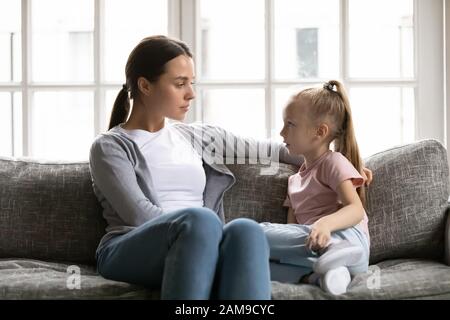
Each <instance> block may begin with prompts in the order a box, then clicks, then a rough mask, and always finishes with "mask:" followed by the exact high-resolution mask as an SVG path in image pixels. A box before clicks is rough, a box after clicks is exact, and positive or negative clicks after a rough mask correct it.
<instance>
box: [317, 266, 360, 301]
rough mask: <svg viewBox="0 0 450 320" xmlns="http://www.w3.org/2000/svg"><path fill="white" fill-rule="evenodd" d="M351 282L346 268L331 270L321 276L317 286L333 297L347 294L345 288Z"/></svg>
mask: <svg viewBox="0 0 450 320" xmlns="http://www.w3.org/2000/svg"><path fill="white" fill-rule="evenodd" d="M351 281H352V278H351V276H350V272H349V271H348V269H347V268H346V267H338V268H335V269H331V270H330V271H328V272H327V273H326V274H325V275H323V276H322V277H321V278H320V280H319V284H320V287H321V288H322V289H323V290H324V291H326V292H328V293H331V294H333V295H340V294H343V293H346V292H347V287H348V285H349V284H350V282H351Z"/></svg>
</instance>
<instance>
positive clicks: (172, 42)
mask: <svg viewBox="0 0 450 320" xmlns="http://www.w3.org/2000/svg"><path fill="white" fill-rule="evenodd" d="M180 55H186V56H188V57H190V58H192V53H191V51H190V49H189V47H188V46H187V45H186V44H185V43H184V42H182V41H179V40H176V39H173V38H169V37H166V36H151V37H147V38H144V39H142V40H141V42H139V44H138V45H137V46H136V47H135V48H134V49H133V51H131V53H130V56H129V57H128V61H127V65H126V66H125V76H126V83H125V84H124V85H123V86H122V89H121V90H120V92H119V94H118V95H117V98H116V101H115V102H114V106H113V109H112V112H111V118H110V121H109V128H108V129H111V128H113V127H115V126H116V125H118V124H120V123H122V122H125V121H126V120H127V118H128V114H129V112H130V99H134V98H135V97H137V95H138V90H139V89H138V84H137V80H138V79H139V78H140V77H144V78H145V79H147V80H148V81H149V82H156V81H158V79H159V77H160V76H161V75H162V74H163V73H164V72H165V71H166V70H165V66H166V63H167V62H169V61H170V60H172V59H174V58H176V57H178V56H180ZM128 92H129V93H130V94H129V95H128Z"/></svg>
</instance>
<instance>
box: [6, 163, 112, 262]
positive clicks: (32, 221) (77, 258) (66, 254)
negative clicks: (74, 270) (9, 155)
mask: <svg viewBox="0 0 450 320" xmlns="http://www.w3.org/2000/svg"><path fill="white" fill-rule="evenodd" d="M105 226H106V223H105V221H104V219H103V218H102V214H101V207H100V205H99V203H98V201H97V198H96V197H95V195H94V193H93V191H92V185H91V180H90V175H89V166H88V163H65V164H63V163H59V164H57V163H44V162H41V163H39V162H36V161H31V160H11V159H6V158H0V258H11V257H19V258H33V259H41V260H55V261H72V262H79V263H87V264H92V263H94V262H95V249H96V247H97V245H98V242H99V240H100V238H101V236H102V235H103V234H104V232H105V231H104V230H105Z"/></svg>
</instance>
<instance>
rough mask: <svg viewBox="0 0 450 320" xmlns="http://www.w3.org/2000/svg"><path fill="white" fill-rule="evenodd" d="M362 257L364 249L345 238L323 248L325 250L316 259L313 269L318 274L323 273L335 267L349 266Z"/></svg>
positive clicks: (360, 260) (357, 262) (355, 263)
mask: <svg viewBox="0 0 450 320" xmlns="http://www.w3.org/2000/svg"><path fill="white" fill-rule="evenodd" d="M363 259H364V250H363V249H362V247H360V246H358V245H354V244H351V243H350V242H349V241H347V240H342V241H340V242H338V243H333V244H331V245H330V246H328V247H327V248H326V249H325V252H323V253H322V254H321V256H320V257H319V258H318V259H317V260H316V262H315V263H314V265H313V270H314V272H316V273H319V274H325V273H327V272H328V271H330V270H332V269H335V268H337V267H341V266H345V267H351V266H354V265H357V264H359V263H361V262H362V261H363Z"/></svg>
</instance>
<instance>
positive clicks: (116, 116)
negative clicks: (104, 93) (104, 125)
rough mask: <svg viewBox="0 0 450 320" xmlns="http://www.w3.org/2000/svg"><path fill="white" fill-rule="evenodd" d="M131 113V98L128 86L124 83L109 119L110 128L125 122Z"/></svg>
mask: <svg viewBox="0 0 450 320" xmlns="http://www.w3.org/2000/svg"><path fill="white" fill-rule="evenodd" d="M129 113H130V98H129V96H128V89H127V86H126V85H125V84H124V85H123V86H122V89H121V90H120V91H119V94H118V95H117V97H116V101H115V102H114V106H113V109H112V111H111V119H110V120H109V127H108V130H109V129H111V128H113V127H115V126H117V125H118V124H120V123H123V122H125V121H126V120H127V119H128V114H129Z"/></svg>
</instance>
